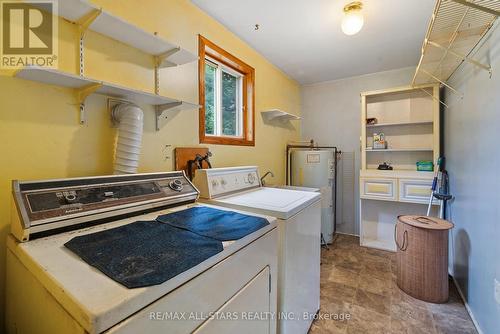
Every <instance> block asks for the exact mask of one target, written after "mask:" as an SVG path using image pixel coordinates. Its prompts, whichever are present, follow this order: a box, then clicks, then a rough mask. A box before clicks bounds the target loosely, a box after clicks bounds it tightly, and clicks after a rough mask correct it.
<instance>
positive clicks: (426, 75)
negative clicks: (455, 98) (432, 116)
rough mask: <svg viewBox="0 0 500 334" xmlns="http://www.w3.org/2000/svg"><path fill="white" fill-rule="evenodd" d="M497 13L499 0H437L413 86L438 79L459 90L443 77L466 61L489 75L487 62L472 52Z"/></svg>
mask: <svg viewBox="0 0 500 334" xmlns="http://www.w3.org/2000/svg"><path fill="white" fill-rule="evenodd" d="M499 14H500V0H437V2H436V7H435V8H434V12H433V14H432V18H431V21H430V23H429V27H428V29H427V34H426V35H425V39H424V43H423V45H422V54H421V56H420V60H419V62H418V65H417V69H416V71H415V75H414V77H413V81H412V86H418V85H422V84H429V83H436V82H439V83H441V84H442V85H444V86H446V87H448V88H449V89H450V90H452V91H453V92H455V93H458V94H460V92H458V91H457V90H456V89H455V88H453V87H451V86H450V85H449V84H448V83H447V82H446V81H447V80H448V79H449V78H450V76H451V75H452V74H453V72H455V70H456V69H457V68H458V66H460V64H462V62H464V61H466V62H469V63H471V64H473V65H475V66H478V67H479V68H482V69H484V70H486V71H488V72H490V75H491V67H490V65H489V64H483V63H481V62H479V61H477V60H475V59H473V58H472V57H471V52H472V51H473V50H474V48H475V47H476V45H478V43H479V42H480V41H481V39H482V38H483V37H484V36H485V34H486V33H487V32H488V30H489V29H490V28H491V27H492V26H493V24H494V22H495V20H496V19H497V17H498V15H499Z"/></svg>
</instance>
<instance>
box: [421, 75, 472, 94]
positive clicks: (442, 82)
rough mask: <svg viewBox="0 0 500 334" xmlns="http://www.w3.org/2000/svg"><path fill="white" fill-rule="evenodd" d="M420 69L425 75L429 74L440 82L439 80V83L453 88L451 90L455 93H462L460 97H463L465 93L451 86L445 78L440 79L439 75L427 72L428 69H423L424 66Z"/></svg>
mask: <svg viewBox="0 0 500 334" xmlns="http://www.w3.org/2000/svg"><path fill="white" fill-rule="evenodd" d="M420 71H421V72H422V73H424V74H425V75H427V76H429V77H431V78H432V79H434V80H436V81H438V82H439V83H441V84H442V85H444V86H446V87H448V88H449V89H451V90H452V91H453V92H454V93H455V94H458V95H460V97H463V94H462V93H460V92H459V91H458V90H456V89H455V88H453V87H451V86H450V85H449V84H447V83H446V82H445V81H444V80H441V79H439V78H438V77H436V76H435V75H433V74H431V73H429V72H427V71H426V70H424V69H422V68H421V69H420Z"/></svg>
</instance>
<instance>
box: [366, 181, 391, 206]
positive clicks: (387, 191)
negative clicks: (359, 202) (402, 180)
mask: <svg viewBox="0 0 500 334" xmlns="http://www.w3.org/2000/svg"><path fill="white" fill-rule="evenodd" d="M360 184H361V191H360V194H361V198H368V199H378V200H383V201H396V200H397V193H396V191H397V180H396V179H372V178H361V182H360Z"/></svg>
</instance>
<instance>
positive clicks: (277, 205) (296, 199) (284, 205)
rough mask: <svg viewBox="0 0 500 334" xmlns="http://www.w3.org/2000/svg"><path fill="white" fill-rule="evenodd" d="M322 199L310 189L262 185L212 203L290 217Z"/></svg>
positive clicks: (285, 217)
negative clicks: (301, 189)
mask: <svg viewBox="0 0 500 334" xmlns="http://www.w3.org/2000/svg"><path fill="white" fill-rule="evenodd" d="M320 199H321V194H320V193H317V192H309V191H297V190H289V189H277V188H267V187H261V188H258V189H256V190H251V191H248V192H243V193H240V194H236V195H231V196H226V197H222V198H217V199H214V200H212V203H214V204H218V205H222V206H228V207H232V208H236V209H240V210H246V211H251V212H256V213H260V214H265V215H269V216H274V217H277V218H280V219H288V218H290V217H292V216H293V215H295V214H296V213H298V212H299V211H301V210H302V209H304V208H306V207H307V206H309V205H310V204H312V203H314V202H316V201H318V200H320Z"/></svg>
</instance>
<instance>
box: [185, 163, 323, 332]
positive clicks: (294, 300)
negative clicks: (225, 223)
mask: <svg viewBox="0 0 500 334" xmlns="http://www.w3.org/2000/svg"><path fill="white" fill-rule="evenodd" d="M194 183H195V185H196V186H197V188H198V189H199V190H200V200H201V201H206V202H207V203H211V204H214V205H217V206H224V207H228V208H233V209H238V210H244V211H250V212H254V213H258V214H264V215H269V216H273V217H276V218H278V231H279V240H280V251H279V270H278V289H279V292H278V311H279V313H278V316H279V320H278V329H279V332H280V333H282V334H285V333H286V334H306V333H307V332H308V330H309V328H310V326H311V323H312V321H313V316H314V315H315V314H316V313H317V312H318V311H319V306H320V305H319V301H320V256H321V254H320V245H321V242H320V230H321V195H320V194H319V193H317V192H308V191H296V190H289V189H279V188H268V187H262V186H261V183H260V178H259V172H258V168H257V167H253V166H252V167H230V168H213V169H202V170H197V171H196V175H195V178H194Z"/></svg>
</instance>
